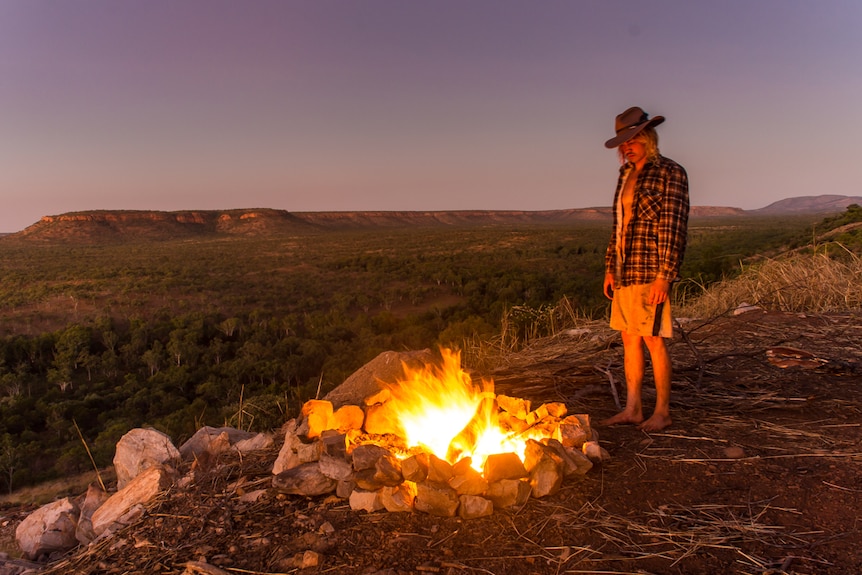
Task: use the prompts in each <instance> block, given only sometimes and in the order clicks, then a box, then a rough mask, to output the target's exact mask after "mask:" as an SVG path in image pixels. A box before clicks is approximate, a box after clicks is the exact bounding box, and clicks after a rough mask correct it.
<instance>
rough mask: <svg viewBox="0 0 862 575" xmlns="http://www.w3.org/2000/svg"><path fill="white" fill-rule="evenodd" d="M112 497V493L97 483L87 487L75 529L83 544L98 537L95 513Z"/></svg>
mask: <svg viewBox="0 0 862 575" xmlns="http://www.w3.org/2000/svg"><path fill="white" fill-rule="evenodd" d="M110 497H111V494H110V493H108V492H107V491H105V490H104V489H102V487H101V486H99V485H96V484H95V483H91V484H90V485H89V486H88V487H87V493H86V494H85V495H84V501H83V503H81V505H80V507H81V514H80V516H79V517H78V527H77V529H75V538H76V539H77V540H78V542H79V543H81V544H82V545H87V544H89V543H90V542H91V541H92V540H93V539H95V538H96V533H95V532H94V531H93V522H92V517H93V513H94V512H95V511H96V509H98V508H99V507H101V506H102V505H103V504H104V503H105V501H107V500H108V499H110Z"/></svg>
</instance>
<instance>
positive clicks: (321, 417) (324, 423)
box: [301, 399, 332, 439]
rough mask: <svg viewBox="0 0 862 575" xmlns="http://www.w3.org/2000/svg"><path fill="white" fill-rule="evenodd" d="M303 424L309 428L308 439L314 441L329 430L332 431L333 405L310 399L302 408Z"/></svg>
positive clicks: (306, 432) (306, 433)
mask: <svg viewBox="0 0 862 575" xmlns="http://www.w3.org/2000/svg"><path fill="white" fill-rule="evenodd" d="M301 414H302V418H303V422H304V423H305V425H306V426H307V430H306V431H305V435H306V437H308V438H309V439H314V438H315V437H318V436H319V435H320V434H321V433H323V432H324V431H326V430H327V429H332V425H331V422H332V403H331V402H329V401H324V400H320V399H310V400H308V401H306V402H305V403H304V404H303V406H302V411H301Z"/></svg>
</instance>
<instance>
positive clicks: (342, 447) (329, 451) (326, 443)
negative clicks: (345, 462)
mask: <svg viewBox="0 0 862 575" xmlns="http://www.w3.org/2000/svg"><path fill="white" fill-rule="evenodd" d="M320 442H321V443H322V444H323V453H325V454H326V455H331V456H333V457H341V458H342V459H347V434H345V433H339V432H338V431H335V430H333V429H328V430H326V431H324V432H323V433H321V434H320Z"/></svg>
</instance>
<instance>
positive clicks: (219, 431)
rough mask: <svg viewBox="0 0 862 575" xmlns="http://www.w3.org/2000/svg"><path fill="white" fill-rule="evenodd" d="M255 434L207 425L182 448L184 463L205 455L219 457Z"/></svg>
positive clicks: (181, 453)
mask: <svg viewBox="0 0 862 575" xmlns="http://www.w3.org/2000/svg"><path fill="white" fill-rule="evenodd" d="M255 435H256V434H255V433H252V432H250V431H242V430H240V429H234V428H233V427H210V426H208V425H205V426H204V427H201V428H200V429H198V430H197V431H196V432H195V434H194V435H192V436H191V437H190V438H189V439H188V441H186V442H185V443H183V444H182V445H181V446H180V450H179V451H180V455H181V456H182V459H183V461H190V460H192V459H196V458H198V457H201V456H202V455H203V454H204V453H208V454H210V455H218V454H219V453H224V452H225V451H227V450H228V449H230V447H231V446H233V445H235V444H236V443H238V442H240V441H246V440H249V439H251V438H253V437H255Z"/></svg>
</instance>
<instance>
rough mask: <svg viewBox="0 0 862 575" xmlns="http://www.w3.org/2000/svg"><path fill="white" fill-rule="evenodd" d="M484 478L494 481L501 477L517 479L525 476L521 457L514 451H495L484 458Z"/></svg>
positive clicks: (490, 481) (525, 470)
mask: <svg viewBox="0 0 862 575" xmlns="http://www.w3.org/2000/svg"><path fill="white" fill-rule="evenodd" d="M484 476H485V480H486V481H487V482H488V483H494V482H495V481H499V480H501V479H519V478H521V477H526V476H527V469H526V468H525V467H524V463H523V462H522V461H521V458H520V457H518V456H517V455H516V454H514V453H495V454H493V455H489V456H488V459H486V460H485V468H484Z"/></svg>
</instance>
